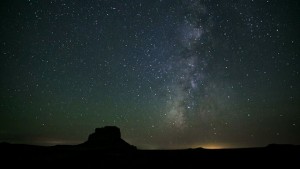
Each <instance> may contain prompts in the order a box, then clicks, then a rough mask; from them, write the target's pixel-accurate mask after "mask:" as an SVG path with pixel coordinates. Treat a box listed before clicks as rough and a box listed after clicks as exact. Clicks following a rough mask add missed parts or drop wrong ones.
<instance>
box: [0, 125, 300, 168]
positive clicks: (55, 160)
mask: <svg viewBox="0 0 300 169" xmlns="http://www.w3.org/2000/svg"><path fill="white" fill-rule="evenodd" d="M0 151H1V164H2V165H6V164H8V165H9V166H23V167H24V166H26V167H27V166H28V167H41V168H45V167H62V166H65V167H82V168H102V167H105V168H122V167H126V168H127V167H129V168H158V167H168V168H170V167H179V166H182V167H184V168H195V167H196V168H202V167H204V166H240V167H244V166H247V167H249V166H253V167H259V166H261V165H262V164H263V165H269V166H272V165H280V166H285V167H288V166H294V167H295V168H297V167H296V166H299V158H300V146H299V145H277V144H271V145H268V146H266V147H259V148H238V149H203V148H196V149H182V150H140V149H137V148H136V147H135V146H133V145H130V144H128V143H127V142H126V141H124V140H123V139H122V138H121V133H120V129H119V128H118V127H115V126H106V127H103V128H96V129H95V132H94V133H92V134H91V135H90V136H89V137H88V140H87V141H86V142H84V143H82V144H79V145H57V146H35V145H25V144H10V143H1V144H0Z"/></svg>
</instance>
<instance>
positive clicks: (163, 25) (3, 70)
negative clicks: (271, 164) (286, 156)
mask: <svg viewBox="0 0 300 169" xmlns="http://www.w3.org/2000/svg"><path fill="white" fill-rule="evenodd" d="M0 8H1V10H0V22H1V28H0V37H1V38H0V48H1V53H0V55H1V56H0V77H1V80H0V141H1V142H2V141H7V142H11V143H26V144H37V145H56V144H78V143H81V142H84V141H85V140H86V139H87V137H88V135H89V134H90V133H92V132H93V131H94V128H96V127H103V126H107V125H115V126H118V127H119V128H120V129H121V132H122V138H123V139H124V140H126V141H127V142H129V143H130V144H133V145H136V146H137V147H138V148H142V149H158V148H159V149H175V148H187V147H193V148H194V147H206V148H224V147H253V146H266V145H267V144H270V143H278V144H300V134H299V133H300V111H299V110H300V88H299V87H300V86H299V84H300V74H299V71H300V70H299V69H300V65H299V64H300V58H299V57H300V56H299V54H300V34H299V32H300V31H299V30H300V14H299V10H300V2H299V1H297V0H294V1H291V0H290V1H285V0H239V1H235V0H223V1H221V0H220V1H218V0H182V1H180V0H123V1H122V0H93V1H92V0H87V1H84V0H80V1H79V0H49V1H48V0H47V1H46V0H43V1H42V0H27V1H25V0H24V1H19V0H1V2H0Z"/></svg>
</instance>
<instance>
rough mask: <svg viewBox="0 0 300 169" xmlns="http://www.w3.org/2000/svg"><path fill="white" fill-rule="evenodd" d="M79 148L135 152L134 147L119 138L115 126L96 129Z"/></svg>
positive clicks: (118, 132) (119, 135) (119, 134)
mask: <svg viewBox="0 0 300 169" xmlns="http://www.w3.org/2000/svg"><path fill="white" fill-rule="evenodd" d="M80 146H85V147H90V148H97V149H105V150H135V149H136V147H135V146H132V145H130V144H128V143H127V142H126V141H124V140H123V139H122V138H121V132H120V129H119V128H118V127H116V126H106V127H103V128H96V129H95V132H94V133H92V134H90V135H89V137H88V140H87V141H86V142H84V143H82V144H81V145H80Z"/></svg>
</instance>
